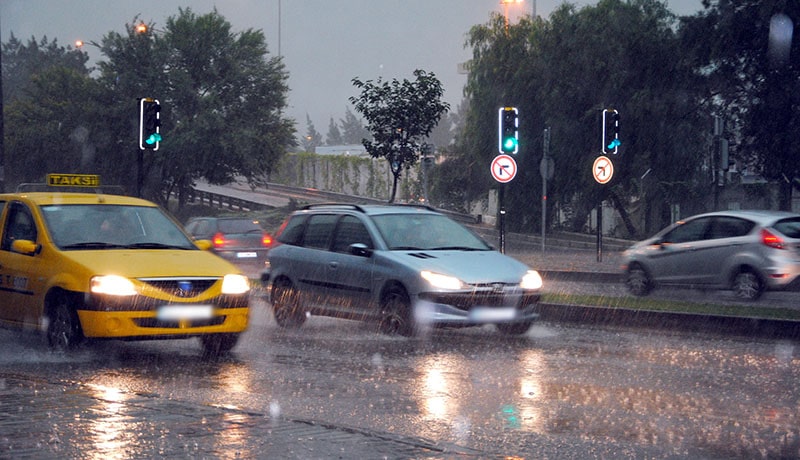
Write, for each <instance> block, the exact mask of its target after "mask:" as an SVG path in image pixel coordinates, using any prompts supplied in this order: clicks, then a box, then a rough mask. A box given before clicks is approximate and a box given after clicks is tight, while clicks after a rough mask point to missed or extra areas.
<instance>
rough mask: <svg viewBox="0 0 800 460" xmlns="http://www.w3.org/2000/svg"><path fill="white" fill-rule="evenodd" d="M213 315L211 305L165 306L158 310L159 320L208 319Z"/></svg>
mask: <svg viewBox="0 0 800 460" xmlns="http://www.w3.org/2000/svg"><path fill="white" fill-rule="evenodd" d="M212 314H213V308H212V307H211V305H164V306H162V307H161V308H159V309H158V313H157V314H156V316H157V317H158V319H165V320H176V319H178V320H179V319H208V318H211V315H212Z"/></svg>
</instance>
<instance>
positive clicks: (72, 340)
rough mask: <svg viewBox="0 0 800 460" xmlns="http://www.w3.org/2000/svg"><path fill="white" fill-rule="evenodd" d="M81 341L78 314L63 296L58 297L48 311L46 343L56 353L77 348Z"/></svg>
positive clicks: (81, 335) (81, 334) (81, 333)
mask: <svg viewBox="0 0 800 460" xmlns="http://www.w3.org/2000/svg"><path fill="white" fill-rule="evenodd" d="M82 341H83V331H82V330H81V324H80V320H79V319H78V314H77V312H75V310H74V309H73V308H71V307H70V305H69V302H68V300H67V299H66V298H65V297H64V296H59V297H58V299H57V300H56V301H55V303H54V305H53V306H52V308H51V309H50V317H49V322H48V325H47V343H48V345H50V348H52V349H53V350H56V351H66V350H70V349H73V348H75V347H77V346H78V345H79V344H80V343H81V342H82Z"/></svg>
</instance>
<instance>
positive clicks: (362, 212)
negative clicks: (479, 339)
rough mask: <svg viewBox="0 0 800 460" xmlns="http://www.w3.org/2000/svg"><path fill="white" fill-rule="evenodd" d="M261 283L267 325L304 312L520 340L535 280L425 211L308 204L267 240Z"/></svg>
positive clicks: (387, 326)
mask: <svg viewBox="0 0 800 460" xmlns="http://www.w3.org/2000/svg"><path fill="white" fill-rule="evenodd" d="M268 263H269V266H268V270H266V271H265V272H264V274H263V275H262V278H261V280H262V283H263V284H264V286H265V287H267V288H268V289H269V290H270V300H271V303H272V308H273V313H274V315H275V320H276V322H277V323H278V325H279V326H281V327H299V326H300V325H302V324H303V323H304V322H305V320H306V318H307V317H308V315H322V316H331V317H336V318H343V319H354V320H364V321H372V322H375V323H376V324H377V325H378V329H379V330H380V331H381V332H383V333H386V334H399V335H404V336H410V335H414V334H415V333H417V332H418V331H420V330H421V329H422V328H423V327H440V326H450V327H463V326H480V325H485V324H494V325H496V327H497V329H498V330H499V331H500V332H501V333H503V334H509V335H519V334H523V333H525V332H526V331H527V330H528V329H529V328H530V326H531V324H532V323H533V321H534V320H535V319H536V318H537V317H538V313H537V311H536V309H537V303H538V301H539V298H540V294H541V288H542V279H541V277H540V276H539V273H538V272H536V271H535V270H532V269H530V268H529V267H527V266H525V265H524V264H523V263H521V262H519V261H517V260H515V259H513V258H511V257H508V256H506V255H504V254H501V253H500V252H498V251H496V250H494V249H492V248H491V247H490V246H489V245H488V244H487V243H486V242H485V241H483V240H482V239H481V238H480V237H478V236H477V235H476V234H474V233H473V232H472V231H470V230H469V229H467V228H466V227H464V226H463V225H461V224H459V223H457V222H455V221H454V220H452V219H450V218H449V217H447V216H445V215H443V214H441V213H439V212H436V211H434V210H433V209H431V208H427V207H421V206H408V205H350V204H320V205H309V206H306V207H305V208H304V209H302V210H299V211H295V212H294V213H292V214H291V215H290V216H289V217H288V218H287V219H286V221H285V222H284V223H283V225H282V226H281V228H280V229H279V230H278V232H277V234H276V242H275V247H273V248H272V249H271V250H270V251H269V261H268Z"/></svg>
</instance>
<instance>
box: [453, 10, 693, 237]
mask: <svg viewBox="0 0 800 460" xmlns="http://www.w3.org/2000/svg"><path fill="white" fill-rule="evenodd" d="M675 26H676V20H675V18H674V16H673V15H672V14H671V13H669V11H668V10H667V9H666V7H665V5H664V3H662V2H660V1H657V0H636V1H622V0H601V1H600V2H599V3H597V5H596V6H587V7H584V8H581V9H579V10H578V9H577V8H576V7H575V6H573V5H570V4H566V3H565V4H563V5H561V6H560V7H559V8H557V9H556V11H554V13H553V14H552V15H551V17H550V20H549V21H545V20H543V19H540V18H537V19H535V20H531V19H530V18H523V19H522V20H521V21H520V22H519V23H518V24H514V25H511V26H509V27H508V28H506V26H505V21H504V19H503V18H502V17H501V16H500V15H495V16H493V17H492V18H491V20H490V22H489V23H488V24H486V25H482V26H475V27H473V29H472V30H471V31H470V34H469V36H468V41H467V43H468V45H469V46H471V47H472V49H473V59H472V62H471V70H470V75H469V79H468V83H467V87H466V91H465V92H466V94H467V97H469V99H470V101H469V102H470V107H469V113H468V114H467V117H466V129H465V134H464V136H463V137H462V138H460V139H459V143H458V147H459V148H458V150H459V151H461V152H463V153H464V155H466V156H467V157H468V158H469V160H468V161H463V160H462V163H465V164H467V165H477V168H475V167H473V168H472V169H471V171H472V172H471V176H470V180H469V182H465V183H470V184H472V185H473V186H476V185H479V184H480V185H481V186H483V187H486V188H488V187H496V186H498V184H496V183H492V181H491V177H490V175H489V173H488V165H489V164H490V162H491V158H492V157H493V156H494V155H496V153H494V152H496V150H497V148H496V143H497V127H496V126H497V125H496V124H497V110H498V108H499V107H503V106H514V107H518V108H519V110H520V115H519V116H520V152H519V154H518V155H517V157H516V160H517V163H518V176H517V177H516V178H515V179H514V180H513V181H512V182H511V183H509V184H507V185H506V186H505V187H506V190H507V193H506V194H505V196H506V208H508V209H510V210H512V211H510V212H509V213H508V215H507V223H508V225H509V228H510V229H512V230H521V231H533V230H535V229H537V227H538V226H539V224H540V223H539V222H538V219H531V216H539V215H540V214H541V210H540V207H541V200H532V199H531V191H532V190H536V191H538V190H541V188H542V185H541V182H542V178H541V175H540V173H539V162H540V160H541V158H542V150H543V136H542V133H543V131H544V129H545V128H546V127H547V128H550V133H551V134H550V145H549V147H550V150H549V152H550V156H551V157H552V158H553V160H554V163H555V175H554V177H553V178H552V179H551V180H549V181H548V184H547V186H548V196H549V197H552V198H555V199H551V200H549V202H550V203H551V204H555V203H556V202H558V203H560V205H561V206H562V207H565V208H570V209H572V210H573V211H575V215H574V221H573V222H572V224H573V228H574V229H577V230H580V229H581V227H582V226H583V224H584V222H585V221H586V217H587V215H588V213H589V211H590V210H591V209H592V208H594V207H595V206H596V205H597V204H598V203H599V202H600V201H601V200H605V199H609V196H610V193H611V192H612V191H613V192H614V194H615V195H616V196H623V197H631V196H635V195H636V194H638V195H639V197H640V198H643V199H644V201H645V203H646V207H648V208H649V206H663V204H664V203H665V201H664V198H665V195H666V196H668V197H670V198H680V197H685V196H686V192H685V189H684V188H681V187H676V186H673V185H670V184H678V183H684V182H688V183H689V184H692V185H693V186H697V185H698V184H699V178H698V176H697V174H698V171H701V170H702V168H701V164H702V162H703V160H704V155H703V154H704V152H705V151H706V146H705V144H704V143H700V142H697V132H696V127H697V126H698V125H699V124H700V123H703V121H702V120H703V116H702V115H701V113H700V112H699V111H698V110H697V108H698V107H697V106H696V105H694V103H695V101H696V99H697V97H698V95H697V93H696V91H699V88H698V87H697V86H696V85H693V73H692V69H691V68H690V67H689V66H688V65H687V64H686V62H685V60H683V59H682V53H681V52H680V47H679V41H678V39H677V37H676V35H675V32H674V28H675ZM693 91H695V92H693ZM605 108H614V109H617V110H618V111H619V112H620V114H621V140H622V147H621V148H620V154H619V155H616V156H614V157H613V158H612V161H613V162H614V164H615V171H614V179H613V181H612V182H611V183H610V184H608V185H604V186H600V185H599V184H597V183H596V182H594V180H593V178H592V175H591V165H592V162H593V160H594V159H595V158H596V157H597V156H598V155H600V153H601V113H602V110H603V109H605ZM705 119H707V116H706V118H705ZM648 169H650V170H651V172H650V174H649V179H650V180H649V181H648V182H646V183H642V182H641V179H640V178H641V176H642V175H643V174H644V173H645V172H646V171H647V170H648ZM465 179H466V178H465ZM612 202H613V203H615V205H618V207H619V208H620V209H622V208H624V206H626V205H627V204H628V200H612ZM548 211H549V212H551V213H552V212H553V209H552V207H551V209H549V210H548ZM548 221H552V219H548ZM628 232H629V233H631V234H634V233H636V229H634V228H628Z"/></svg>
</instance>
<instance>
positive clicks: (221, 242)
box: [211, 233, 225, 248]
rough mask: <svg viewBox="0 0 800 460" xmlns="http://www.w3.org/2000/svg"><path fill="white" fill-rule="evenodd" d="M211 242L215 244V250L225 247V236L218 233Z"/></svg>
mask: <svg viewBox="0 0 800 460" xmlns="http://www.w3.org/2000/svg"><path fill="white" fill-rule="evenodd" d="M211 242H212V243H214V247H215V248H218V247H221V246H225V235H223V234H222V233H217V234H216V235H214V236H213V237H212V238H211Z"/></svg>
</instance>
